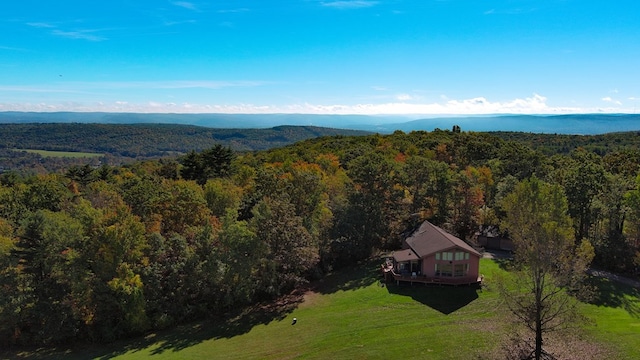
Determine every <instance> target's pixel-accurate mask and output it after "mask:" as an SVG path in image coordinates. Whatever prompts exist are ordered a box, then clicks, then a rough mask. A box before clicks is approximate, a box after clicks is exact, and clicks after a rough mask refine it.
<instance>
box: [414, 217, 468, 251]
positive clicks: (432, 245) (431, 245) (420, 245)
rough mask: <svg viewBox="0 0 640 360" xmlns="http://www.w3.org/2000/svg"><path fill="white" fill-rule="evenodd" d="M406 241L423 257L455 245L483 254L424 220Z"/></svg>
mask: <svg viewBox="0 0 640 360" xmlns="http://www.w3.org/2000/svg"><path fill="white" fill-rule="evenodd" d="M405 241H406V243H407V245H409V247H410V248H411V249H412V250H413V251H414V252H415V253H416V254H417V255H418V256H419V257H421V258H423V257H425V256H428V255H431V254H434V253H437V252H440V251H445V250H448V249H451V248H454V247H457V248H460V249H463V250H465V251H468V252H470V253H471V254H475V255H477V256H481V254H480V253H479V252H478V251H476V250H475V249H474V248H472V247H471V246H470V245H469V244H467V243H466V242H464V241H462V240H460V239H458V238H457V237H455V236H453V235H451V234H449V233H448V232H446V231H444V230H443V229H441V228H439V227H437V226H435V225H433V224H432V223H430V222H428V221H425V222H423V223H422V225H420V228H419V229H418V230H416V232H414V233H413V234H412V235H411V236H410V237H408V238H407V240H405Z"/></svg>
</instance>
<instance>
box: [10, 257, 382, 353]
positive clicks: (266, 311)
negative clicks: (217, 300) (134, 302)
mask: <svg viewBox="0 0 640 360" xmlns="http://www.w3.org/2000/svg"><path fill="white" fill-rule="evenodd" d="M376 261H377V260H372V261H365V262H362V263H359V264H356V265H353V266H352V267H348V268H343V269H339V270H337V271H335V272H334V273H331V274H328V275H327V276H325V277H324V278H322V279H321V280H318V281H316V282H314V283H312V284H310V285H309V287H307V288H303V289H299V290H296V291H294V292H292V293H291V294H289V295H285V296H282V297H280V298H278V299H276V300H273V301H269V302H264V303H261V304H257V305H252V306H249V307H247V308H245V309H239V310H235V311H231V312H228V313H226V314H224V315H221V316H216V317H211V318H210V319H206V320H201V321H197V322H193V323H188V324H184V325H178V326H176V327H174V328H171V329H169V330H165V331H157V332H154V333H151V334H148V335H146V336H140V337H139V338H137V339H133V340H119V341H116V342H114V343H112V344H107V345H104V344H97V345H94V344H85V345H77V346H73V347H72V348H69V349H63V348H58V349H33V350H30V351H24V352H23V353H21V354H19V355H15V354H16V353H14V355H15V356H11V357H10V358H16V359H86V358H92V359H103V360H106V359H111V358H114V357H116V356H120V355H123V354H126V353H128V352H133V353H136V352H140V351H143V350H145V349H148V348H150V347H153V349H152V350H151V354H152V355H160V354H163V353H166V352H178V351H180V350H183V349H186V348H189V347H192V346H195V345H197V344H200V343H202V342H204V341H209V340H215V339H222V338H232V337H234V336H238V335H242V334H245V333H248V332H249V331H250V330H251V329H252V328H254V327H255V326H258V325H266V324H269V323H270V322H272V321H282V320H284V319H285V318H286V317H287V316H288V315H289V314H290V313H291V312H293V311H294V310H295V309H296V308H297V307H298V306H299V305H300V304H301V303H302V302H303V301H304V294H305V293H306V291H307V290H309V289H312V290H314V291H316V292H319V293H323V294H329V293H334V292H337V291H341V290H342V291H347V290H356V289H359V288H362V287H367V286H369V285H371V284H373V283H375V282H379V281H381V279H382V278H381V274H380V271H379V268H378V267H377V266H379V264H378V263H377V262H376ZM3 355H4V354H2V353H1V352H0V357H2V356H3Z"/></svg>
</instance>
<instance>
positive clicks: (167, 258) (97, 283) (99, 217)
mask: <svg viewBox="0 0 640 360" xmlns="http://www.w3.org/2000/svg"><path fill="white" fill-rule="evenodd" d="M551 139H553V138H552V137H551ZM636 152H637V150H636V149H635V148H632V147H629V148H625V147H618V148H617V150H611V151H608V152H607V153H606V154H601V153H599V152H594V151H590V150H587V149H585V148H580V147H576V148H573V149H571V150H570V151H568V152H567V153H565V152H564V151H562V152H557V153H554V154H553V155H549V154H545V152H543V151H541V149H539V148H533V147H531V146H529V145H527V144H526V143H525V142H522V141H514V140H505V139H504V138H502V137H499V136H495V135H493V134H488V133H472V132H464V131H433V132H424V131H416V132H411V133H403V132H400V131H398V132H395V133H393V134H390V135H379V134H376V135H367V136H340V135H338V136H329V137H320V138H314V139H309V140H305V141H301V142H297V143H295V144H293V145H289V146H286V147H281V148H275V149H271V150H265V151H259V152H235V151H233V150H232V149H230V148H228V147H225V146H222V145H219V144H218V145H215V146H212V147H210V148H204V149H201V150H197V151H195V150H194V151H192V152H186V153H185V154H183V155H180V156H173V157H163V158H161V159H152V160H144V161H135V162H131V163H128V164H124V165H108V164H102V165H101V166H93V165H89V164H85V165H81V164H78V165H73V166H70V167H68V168H66V169H64V170H61V171H57V172H47V173H44V174H19V173H15V172H6V173H4V174H2V175H0V184H1V186H0V288H2V291H1V292H0V339H2V340H0V341H2V342H3V345H11V344H56V343H67V342H73V341H79V340H82V341H91V342H106V341H112V340H115V339H118V338H122V337H125V336H129V335H132V334H140V333H143V332H145V331H148V330H151V329H162V328H166V327H169V326H172V325H174V324H178V323H182V322H185V321H188V320H191V319H196V318H201V317H206V316H215V315H216V314H222V313H224V312H226V311H229V310H230V309H234V308H239V307H243V306H247V305H249V304H253V303H256V302H258V301H263V300H269V299H273V298H275V297H277V296H280V295H282V294H286V293H288V292H290V291H291V290H293V289H295V288H297V287H300V286H303V285H304V284H306V283H307V282H309V281H311V280H313V279H318V278H319V277H321V276H323V274H326V273H327V272H329V271H331V270H332V269H335V268H338V267H341V266H345V265H349V264H352V263H354V262H358V261H360V260H364V259H367V258H369V257H370V256H371V255H372V254H375V252H376V251H379V250H393V249H397V248H398V247H399V246H400V244H401V241H402V239H403V237H404V235H405V234H407V233H408V232H409V231H411V230H412V229H413V228H414V227H415V226H416V225H417V224H419V223H421V222H422V221H423V220H429V221H431V222H432V223H434V224H436V225H438V226H440V227H443V228H445V229H447V230H448V231H450V232H451V233H453V234H455V235H456V236H458V237H459V238H461V239H464V240H466V241H468V242H469V243H470V244H473V245H476V243H475V239H476V236H477V234H478V233H479V232H480V231H482V229H486V228H488V227H494V228H499V226H500V224H501V222H502V221H503V220H504V219H505V218H506V211H507V209H505V208H504V207H503V204H505V202H504V201H503V200H504V199H506V198H508V196H509V194H511V193H513V191H514V190H515V189H517V188H518V184H521V183H523V182H526V181H529V179H531V178H532V177H535V178H536V179H541V180H543V181H545V182H546V183H548V184H551V185H552V186H554V187H555V188H557V189H559V191H561V192H562V193H563V195H564V196H566V199H567V215H568V216H570V218H571V224H572V227H570V231H569V233H570V234H569V236H570V239H571V241H572V242H573V243H574V244H576V245H577V244H580V243H582V242H583V241H587V242H589V243H590V244H591V246H592V247H593V249H594V253H595V258H594V263H595V264H596V265H598V266H600V267H602V268H606V269H608V270H611V271H616V272H619V273H632V272H634V271H637V270H638V266H639V265H640V241H639V239H640V230H639V229H640V200H638V199H640V195H639V194H640V188H639V185H640V178H638V177H637V176H638V161H637V159H638V158H637V155H636ZM503 235H504V236H508V234H507V233H504V234H503Z"/></svg>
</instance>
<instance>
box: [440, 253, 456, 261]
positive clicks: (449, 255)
mask: <svg viewBox="0 0 640 360" xmlns="http://www.w3.org/2000/svg"><path fill="white" fill-rule="evenodd" d="M442 260H448V261H451V260H453V253H452V252H450V251H444V252H443V253H442Z"/></svg>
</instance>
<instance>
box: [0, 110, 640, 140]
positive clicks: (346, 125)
mask: <svg viewBox="0 0 640 360" xmlns="http://www.w3.org/2000/svg"><path fill="white" fill-rule="evenodd" d="M0 123H5V124H6V123H100V124H178V125H197V126H203V127H209V128H220V129H232V128H235V129H250V128H254V129H266V128H273V127H276V126H282V125H291V126H317V127H325V128H335V129H351V130H363V131H369V132H378V133H392V132H394V131H396V130H401V131H405V132H410V131H416V130H424V131H432V130H434V129H436V128H438V129H442V130H447V129H451V128H452V127H453V126H454V125H458V126H460V127H461V128H462V130H463V131H483V132H484V131H487V132H489V131H491V132H492V131H515V132H531V133H546V134H577V135H595V134H605V133H610V132H624V131H638V130H640V115H639V114H569V115H487V116H458V117H433V118H424V117H419V116H413V117H409V116H368V115H317V114H143V113H101V112H87V113H80V112H52V113H47V112H40V113H38V112H0Z"/></svg>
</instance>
